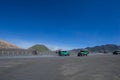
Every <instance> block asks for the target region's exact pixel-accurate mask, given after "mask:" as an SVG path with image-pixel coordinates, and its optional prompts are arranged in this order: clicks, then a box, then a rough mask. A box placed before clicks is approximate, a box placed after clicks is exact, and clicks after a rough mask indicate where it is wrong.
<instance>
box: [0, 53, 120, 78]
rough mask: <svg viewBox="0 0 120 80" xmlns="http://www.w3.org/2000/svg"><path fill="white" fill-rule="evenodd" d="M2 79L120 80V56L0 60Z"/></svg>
mask: <svg viewBox="0 0 120 80" xmlns="http://www.w3.org/2000/svg"><path fill="white" fill-rule="evenodd" d="M0 80H120V55H112V54H111V55H107V54H105V55H91V56H85V57H77V56H69V57H36V58H25V57H24V58H0Z"/></svg>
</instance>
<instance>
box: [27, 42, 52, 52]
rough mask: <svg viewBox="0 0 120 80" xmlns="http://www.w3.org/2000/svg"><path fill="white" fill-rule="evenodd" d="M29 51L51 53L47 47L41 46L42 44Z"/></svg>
mask: <svg viewBox="0 0 120 80" xmlns="http://www.w3.org/2000/svg"><path fill="white" fill-rule="evenodd" d="M29 49H31V50H37V51H39V52H48V51H50V50H49V49H48V48H47V47H46V46H45V45H40V44H36V45H34V46H32V47H30V48H29Z"/></svg>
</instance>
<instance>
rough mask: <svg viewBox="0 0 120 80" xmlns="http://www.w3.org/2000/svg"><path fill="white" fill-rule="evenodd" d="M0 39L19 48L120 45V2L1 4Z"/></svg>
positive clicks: (7, 0) (13, 0) (18, 0)
mask: <svg viewBox="0 0 120 80" xmlns="http://www.w3.org/2000/svg"><path fill="white" fill-rule="evenodd" d="M0 39H2V40H7V41H9V42H12V43H14V44H16V45H18V46H20V47H22V48H28V47H30V46H32V45H33V44H36V43H37V44H45V45H47V46H48V47H49V48H51V49H56V48H62V49H73V48H83V47H87V46H96V45H103V44H118V45H120V0H0Z"/></svg>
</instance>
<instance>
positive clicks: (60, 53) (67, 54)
mask: <svg viewBox="0 0 120 80" xmlns="http://www.w3.org/2000/svg"><path fill="white" fill-rule="evenodd" d="M58 54H59V56H69V55H70V54H69V52H67V51H58Z"/></svg>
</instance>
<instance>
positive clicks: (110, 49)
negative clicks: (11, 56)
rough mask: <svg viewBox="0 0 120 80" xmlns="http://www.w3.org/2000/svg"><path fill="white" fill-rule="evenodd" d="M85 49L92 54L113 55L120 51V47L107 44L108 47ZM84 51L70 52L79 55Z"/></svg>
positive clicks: (75, 50) (74, 50)
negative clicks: (114, 52) (112, 53)
mask: <svg viewBox="0 0 120 80" xmlns="http://www.w3.org/2000/svg"><path fill="white" fill-rule="evenodd" d="M84 49H85V50H88V51H89V52H91V53H111V52H113V51H115V50H120V46H118V45H114V44H106V45H101V46H95V47H87V48H84ZM84 49H73V50H70V52H71V53H78V52H79V51H80V50H84Z"/></svg>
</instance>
